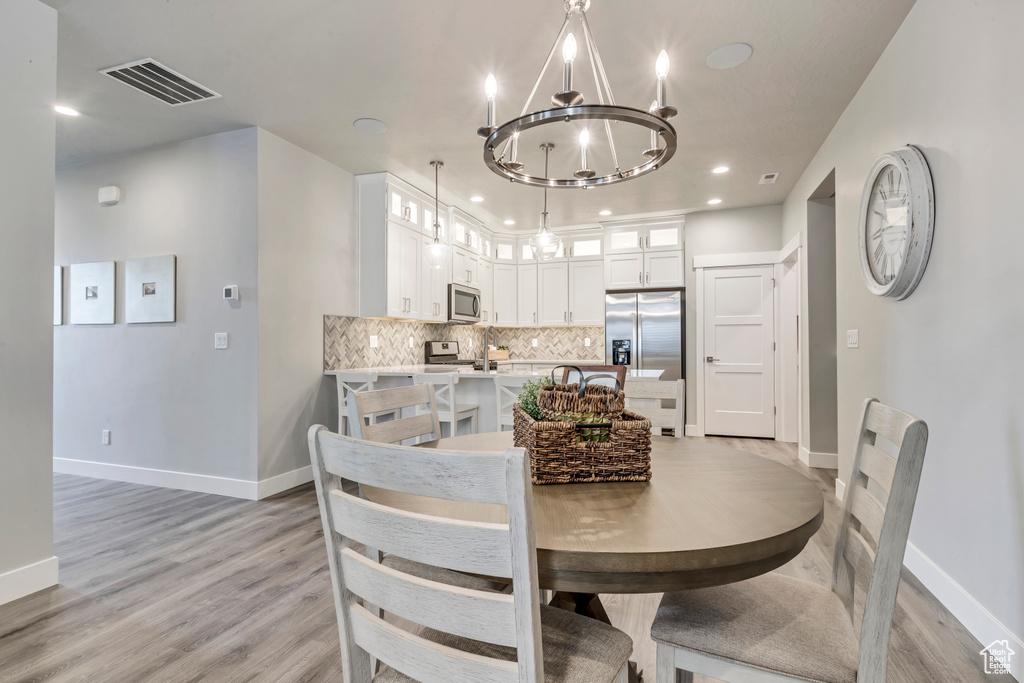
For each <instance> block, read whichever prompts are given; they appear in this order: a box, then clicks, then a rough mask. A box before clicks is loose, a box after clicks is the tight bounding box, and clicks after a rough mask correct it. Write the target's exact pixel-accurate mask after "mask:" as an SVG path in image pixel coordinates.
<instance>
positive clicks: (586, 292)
mask: <svg viewBox="0 0 1024 683" xmlns="http://www.w3.org/2000/svg"><path fill="white" fill-rule="evenodd" d="M568 266H569V324H570V325H604V308H605V306H604V289H605V285H604V262H603V261H570V262H569V264H568ZM542 291H543V290H542Z"/></svg>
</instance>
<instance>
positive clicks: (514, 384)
mask: <svg viewBox="0 0 1024 683" xmlns="http://www.w3.org/2000/svg"><path fill="white" fill-rule="evenodd" d="M528 381H529V378H528V377H522V376H516V375H497V376H495V378H494V387H495V399H496V404H497V406H498V431H499V432H503V431H505V427H512V426H513V425H514V424H515V419H514V418H513V417H512V406H514V405H515V404H516V401H518V400H519V393H520V392H521V391H522V390H523V385H524V384H525V383H526V382H528Z"/></svg>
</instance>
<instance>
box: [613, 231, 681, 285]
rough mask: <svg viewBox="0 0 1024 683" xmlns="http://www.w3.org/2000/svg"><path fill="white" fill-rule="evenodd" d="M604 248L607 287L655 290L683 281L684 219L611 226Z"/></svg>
mask: <svg viewBox="0 0 1024 683" xmlns="http://www.w3.org/2000/svg"><path fill="white" fill-rule="evenodd" d="M604 247H605V257H604V286H605V288H606V289H655V288H666V287H682V286H683V284H684V283H683V221H682V220H681V219H678V218H677V219H673V220H659V221H650V222H647V223H629V224H625V223H624V224H620V225H615V226H612V227H609V228H607V230H606V231H605V239H604Z"/></svg>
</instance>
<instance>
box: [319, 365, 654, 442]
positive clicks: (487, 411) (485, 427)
mask: <svg viewBox="0 0 1024 683" xmlns="http://www.w3.org/2000/svg"><path fill="white" fill-rule="evenodd" d="M598 363H599V362H598V361H595V360H590V361H553V360H547V361H545V360H508V361H498V369H497V370H491V371H485V370H474V369H473V366H472V365H427V364H414V365H389V366H382V367H378V368H351V369H346V370H330V371H327V372H325V373H324V374H325V375H327V376H329V377H333V379H334V381H335V383H336V386H337V400H338V406H341V405H343V403H342V401H343V396H342V388H343V387H342V380H343V379H344V378H345V377H347V376H349V377H351V376H357V375H364V376H367V375H372V376H373V377H374V388H375V389H387V388H389V387H400V386H408V385H410V384H412V378H413V375H419V374H439V375H443V374H452V375H456V376H457V382H456V385H455V395H456V400H457V401H458V403H459V405H460V406H462V405H473V406H477V407H478V409H479V418H478V419H479V426H478V431H480V432H496V431H499V430H498V417H497V415H498V413H497V411H498V408H497V387H496V385H495V381H494V380H495V378H496V377H499V376H501V377H522V378H524V379H528V380H535V379H537V378H539V377H550V376H551V370H552V369H553V368H555V367H556V366H559V365H578V366H580V367H585V366H587V365H597V364H598ZM663 373H664V371H663V370H629V371H627V373H626V378H627V379H628V380H642V381H652V382H654V381H658V380H660V379H661V375H662V374H663ZM340 424H341V411H340V409H339V412H338V422H337V423H336V424H334V425H330V428H331V429H333V430H337V429H338V428H339V425H340Z"/></svg>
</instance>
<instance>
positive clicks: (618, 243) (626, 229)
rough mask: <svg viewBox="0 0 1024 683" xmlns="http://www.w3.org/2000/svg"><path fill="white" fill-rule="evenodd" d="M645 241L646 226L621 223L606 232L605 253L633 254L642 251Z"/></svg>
mask: <svg viewBox="0 0 1024 683" xmlns="http://www.w3.org/2000/svg"><path fill="white" fill-rule="evenodd" d="M643 241H644V226H643V225H642V224H639V223H638V224H637V225H619V226H616V227H614V228H608V229H607V230H605V232H604V253H605V254H632V253H636V252H641V251H643V250H644V248H643Z"/></svg>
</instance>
